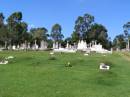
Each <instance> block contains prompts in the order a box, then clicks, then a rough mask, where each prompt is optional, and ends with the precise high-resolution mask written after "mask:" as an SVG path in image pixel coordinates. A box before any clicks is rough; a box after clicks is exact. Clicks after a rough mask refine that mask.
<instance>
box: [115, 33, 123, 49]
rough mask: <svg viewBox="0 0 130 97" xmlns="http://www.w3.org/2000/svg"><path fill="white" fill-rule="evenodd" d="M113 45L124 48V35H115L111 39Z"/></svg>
mask: <svg viewBox="0 0 130 97" xmlns="http://www.w3.org/2000/svg"><path fill="white" fill-rule="evenodd" d="M113 47H114V48H119V49H124V48H126V40H125V36H124V35H122V34H120V35H117V36H116V37H115V39H114V40H113Z"/></svg>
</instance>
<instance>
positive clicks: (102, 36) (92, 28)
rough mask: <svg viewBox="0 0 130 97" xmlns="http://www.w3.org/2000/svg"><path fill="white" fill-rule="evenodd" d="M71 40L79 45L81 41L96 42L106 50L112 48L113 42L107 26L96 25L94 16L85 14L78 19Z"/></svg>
mask: <svg viewBox="0 0 130 97" xmlns="http://www.w3.org/2000/svg"><path fill="white" fill-rule="evenodd" d="M71 38H72V42H73V43H77V42H78V41H79V40H84V41H86V42H87V43H90V42H91V41H95V40H96V41H97V42H98V43H100V44H102V45H103V47H104V48H107V49H109V48H111V41H110V38H109V37H108V33H107V29H106V28H105V26H103V25H101V24H98V23H95V22H94V16H92V15H90V14H85V15H84V16H79V17H78V18H77V20H76V22H75V27H74V32H73V33H72V35H71Z"/></svg>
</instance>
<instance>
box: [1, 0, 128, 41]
mask: <svg viewBox="0 0 130 97" xmlns="http://www.w3.org/2000/svg"><path fill="white" fill-rule="evenodd" d="M129 5H130V0H1V1H0V12H3V13H4V15H5V17H6V18H7V17H8V16H9V15H10V14H11V13H13V12H15V11H21V12H22V13H23V20H24V21H26V22H27V23H28V24H29V25H30V26H33V27H46V28H47V29H48V30H49V32H50V31H51V27H52V25H53V24H55V23H59V24H61V25H62V29H63V31H62V33H63V34H64V35H65V37H68V36H70V35H71V33H72V32H73V30H74V23H75V20H76V19H77V17H78V16H80V15H83V14H85V13H89V14H91V15H93V16H95V22H97V23H100V24H103V25H104V26H105V27H106V28H107V29H108V34H109V36H110V37H111V38H112V39H113V38H114V37H115V36H116V35H117V34H121V33H123V28H122V26H123V24H124V23H126V22H128V21H130V6H129Z"/></svg>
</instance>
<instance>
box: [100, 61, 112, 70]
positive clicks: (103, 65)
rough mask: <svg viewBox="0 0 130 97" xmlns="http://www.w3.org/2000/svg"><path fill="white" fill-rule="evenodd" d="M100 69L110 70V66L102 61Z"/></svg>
mask: <svg viewBox="0 0 130 97" xmlns="http://www.w3.org/2000/svg"><path fill="white" fill-rule="evenodd" d="M100 70H110V66H108V65H106V64H104V63H101V64H100Z"/></svg>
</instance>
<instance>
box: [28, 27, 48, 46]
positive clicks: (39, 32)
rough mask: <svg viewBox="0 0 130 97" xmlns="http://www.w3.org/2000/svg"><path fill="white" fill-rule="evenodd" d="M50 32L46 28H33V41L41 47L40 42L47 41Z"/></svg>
mask: <svg viewBox="0 0 130 97" xmlns="http://www.w3.org/2000/svg"><path fill="white" fill-rule="evenodd" d="M47 32H48V30H47V29H46V28H44V27H42V28H32V29H31V30H30V33H31V35H32V41H33V42H34V41H36V42H37V44H38V45H39V46H40V42H41V41H42V40H44V41H47V38H48V36H49V35H48V34H47Z"/></svg>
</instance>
